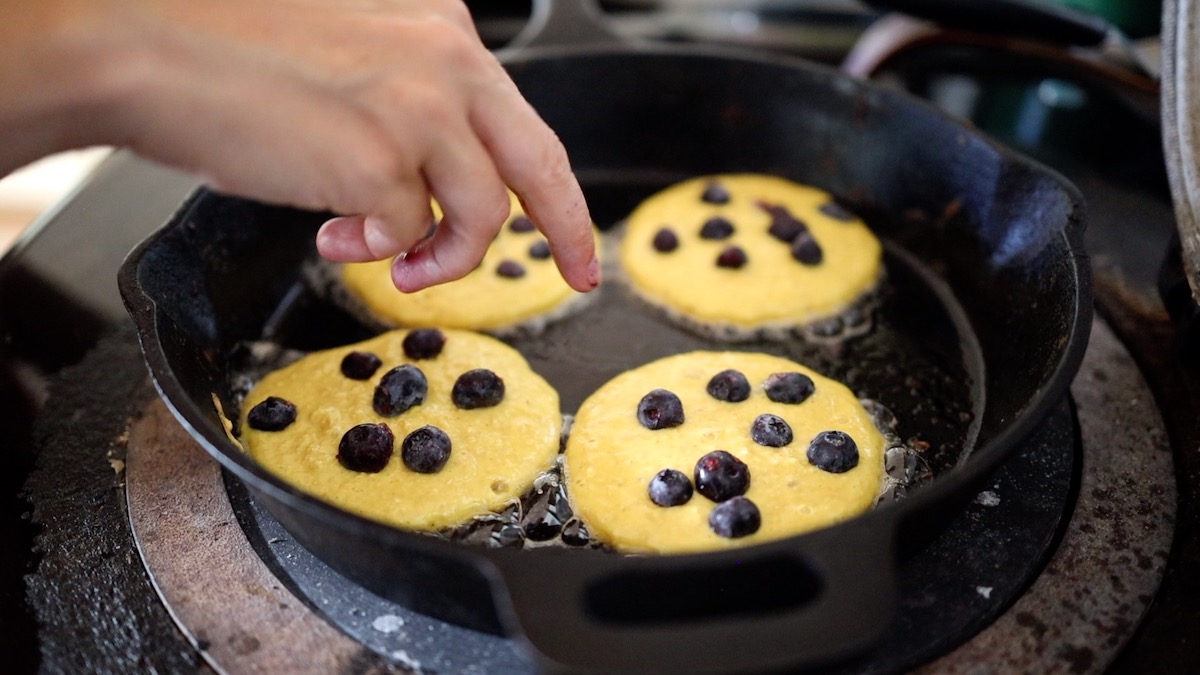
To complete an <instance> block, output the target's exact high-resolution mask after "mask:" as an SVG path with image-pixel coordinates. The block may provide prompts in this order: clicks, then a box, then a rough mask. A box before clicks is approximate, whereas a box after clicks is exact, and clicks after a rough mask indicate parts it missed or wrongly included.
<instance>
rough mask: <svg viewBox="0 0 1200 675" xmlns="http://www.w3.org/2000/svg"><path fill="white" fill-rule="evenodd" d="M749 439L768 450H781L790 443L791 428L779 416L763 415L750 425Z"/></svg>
mask: <svg viewBox="0 0 1200 675" xmlns="http://www.w3.org/2000/svg"><path fill="white" fill-rule="evenodd" d="M750 438H752V439H754V442H755V443H758V444H759V445H765V446H767V447H768V448H782V447H783V446H785V445H787V444H788V443H791V442H792V427H791V426H789V425H788V423H787V421H786V420H784V419H783V418H782V417H780V416H779V415H772V414H771V413H763V414H762V415H759V416H758V417H755V418H754V422H753V423H752V424H751V425H750Z"/></svg>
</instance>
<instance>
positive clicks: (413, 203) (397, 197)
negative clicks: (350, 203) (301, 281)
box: [317, 184, 434, 263]
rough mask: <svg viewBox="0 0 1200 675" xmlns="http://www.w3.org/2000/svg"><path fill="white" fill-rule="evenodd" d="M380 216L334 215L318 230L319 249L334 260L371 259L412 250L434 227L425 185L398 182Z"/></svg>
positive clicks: (323, 254)
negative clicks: (387, 206)
mask: <svg viewBox="0 0 1200 675" xmlns="http://www.w3.org/2000/svg"><path fill="white" fill-rule="evenodd" d="M383 202H384V203H390V204H392V205H393V206H391V207H390V208H382V209H380V215H372V216H341V217H337V218H332V219H330V220H328V221H326V222H325V224H323V225H322V226H321V229H320V230H318V231H317V251H318V252H319V253H320V254H321V255H322V256H324V257H325V258H327V259H329V260H332V261H334V262H345V263H352V262H369V261H372V260H383V259H385V258H391V257H394V256H397V255H400V254H401V253H404V252H405V251H408V250H409V249H411V248H412V247H413V246H415V245H416V244H417V242H419V241H420V240H421V239H423V238H424V237H425V236H426V235H427V234H428V232H429V229H430V227H431V226H432V224H433V222H434V220H433V212H432V211H431V210H430V207H429V194H428V193H427V192H426V191H425V189H424V187H423V186H420V187H418V186H413V185H403V184H401V185H395V186H393V187H392V189H391V195H390V196H389V197H388V198H385V199H384V200H383Z"/></svg>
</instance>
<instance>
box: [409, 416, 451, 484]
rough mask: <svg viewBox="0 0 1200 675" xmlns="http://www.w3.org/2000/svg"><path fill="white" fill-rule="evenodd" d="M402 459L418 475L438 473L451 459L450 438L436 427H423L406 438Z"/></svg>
mask: <svg viewBox="0 0 1200 675" xmlns="http://www.w3.org/2000/svg"><path fill="white" fill-rule="evenodd" d="M400 459H401V460H403V461H404V466H407V467H408V468H410V469H412V470H413V471H416V472H417V473H437V472H439V471H441V470H442V467H444V466H446V462H447V461H448V460H449V459H450V437H449V436H447V435H446V432H444V431H442V430H441V429H439V428H437V427H435V426H431V425H426V426H423V427H421V428H420V429H417V430H416V431H413V432H412V433H410V434H409V435H407V436H405V437H404V443H402V444H401V446H400Z"/></svg>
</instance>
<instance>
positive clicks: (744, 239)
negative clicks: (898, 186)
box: [620, 174, 882, 335]
mask: <svg viewBox="0 0 1200 675" xmlns="http://www.w3.org/2000/svg"><path fill="white" fill-rule="evenodd" d="M714 183H715V184H717V185H719V186H722V187H723V188H724V189H725V190H727V192H728V194H729V197H730V199H729V201H728V203H724V204H718V203H710V202H706V201H704V200H703V199H701V196H702V195H703V194H704V192H705V189H706V188H707V187H708V186H709V185H711V184H714ZM831 201H832V199H831V197H830V195H829V194H828V193H826V192H824V191H822V190H818V189H816V188H813V187H808V186H804V185H799V184H797V183H794V182H791V181H788V180H785V179H783V178H777V177H773V176H765V175H759V174H729V175H715V176H701V177H697V178H693V179H690V180H686V181H683V182H681V183H677V184H675V185H673V186H671V187H668V188H667V189H665V190H663V191H661V192H659V193H657V194H655V195H653V196H651V197H650V198H648V199H646V200H645V201H644V202H642V203H641V204H640V205H639V206H638V207H637V208H636V209H635V210H634V211H633V213H632V214H630V216H629V218H628V222H627V231H626V234H625V238H624V240H623V242H622V244H621V249H620V259H621V264H622V266H623V267H624V269H625V271H626V273H627V275H628V277H629V280H630V281H631V282H632V284H633V287H634V289H635V290H636V291H637V292H638V293H639V294H640V295H642V296H643V297H645V298H646V299H647V300H648V301H650V302H651V303H653V304H656V305H659V306H662V307H663V308H665V309H667V310H668V311H669V312H671V313H672V314H673V315H674V316H676V318H680V319H684V320H690V321H691V322H697V323H699V324H701V325H708V326H715V327H728V328H730V329H733V330H742V331H746V332H747V334H748V335H752V334H753V331H755V330H757V329H761V328H789V327H794V326H798V325H803V324H806V323H811V322H813V321H815V320H817V319H821V318H824V317H829V316H833V315H836V314H838V313H839V312H841V311H842V310H844V309H846V308H847V307H848V306H849V305H851V304H852V303H853V302H854V301H855V299H857V298H858V297H860V296H861V295H862V294H863V293H864V292H866V291H868V290H870V289H871V288H872V287H873V286H874V285H875V284H876V283H877V282H878V280H879V277H880V273H881V259H882V247H881V246H880V243H879V241H878V239H876V238H875V236H874V234H872V232H871V231H870V229H868V228H867V226H866V224H864V223H863V222H862V221H861V220H860V219H858V218H857V217H850V220H843V219H839V218H835V217H832V216H830V215H827V214H826V213H824V212H822V211H821V207H822V205H825V204H828V203H830V202H831ZM760 203H765V204H768V205H771V206H774V207H783V208H786V209H787V210H788V212H790V213H791V214H792V215H794V216H795V217H797V218H798V219H800V220H801V221H803V222H804V223H805V225H807V228H808V230H809V232H810V233H811V235H812V237H813V238H814V239H815V240H816V242H817V244H818V245H819V247H820V249H821V253H822V256H821V258H822V259H821V261H820V263H819V264H815V265H814V264H807V265H806V264H802V263H801V262H798V261H797V260H796V259H795V258H794V257H793V256H792V251H791V248H790V246H789V245H788V244H787V243H785V242H783V241H780V240H779V239H777V238H775V237H773V236H771V235H770V234H768V229H769V228H770V226H771V223H772V216H771V214H770V213H769V212H768V211H767V210H766V209H764V208H763V207H762V205H761V204H760ZM714 216H721V217H724V218H726V219H727V220H728V221H729V222H731V223H732V224H733V226H734V228H735V231H734V233H733V235H732V236H730V237H728V238H726V239H703V238H701V237H700V236H699V231H700V229H701V227H702V225H703V224H704V223H705V222H706V221H707V220H709V219H710V218H712V217H714ZM846 216H849V214H846ZM664 227H666V228H670V229H671V230H673V232H674V233H675V234H676V235H677V239H678V247H677V248H675V249H674V250H672V251H670V252H665V253H664V252H661V251H659V250H658V249H656V248H655V246H654V244H653V242H654V238H655V235H656V234H657V233H658V232H659V230H661V229H662V228H664ZM728 246H737V247H739V248H741V249H742V250H743V251H744V253H745V257H746V262H745V264H744V265H743V266H741V267H740V268H736V269H734V268H730V267H719V266H717V264H716V260H717V258H718V256H719V255H720V254H721V252H722V251H723V250H724V249H725V248H726V247H728Z"/></svg>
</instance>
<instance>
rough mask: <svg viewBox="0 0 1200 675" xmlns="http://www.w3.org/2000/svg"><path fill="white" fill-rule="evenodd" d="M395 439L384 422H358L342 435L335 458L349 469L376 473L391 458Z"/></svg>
mask: <svg viewBox="0 0 1200 675" xmlns="http://www.w3.org/2000/svg"><path fill="white" fill-rule="evenodd" d="M395 440H396V439H395V437H393V436H392V430H391V429H390V428H388V425H386V424H374V423H368V424H359V425H358V426H356V427H353V428H351V429H350V431H347V432H346V433H345V434H343V435H342V440H341V442H340V443H338V454H337V460H338V462H340V463H341V465H342V466H344V467H346V468H347V469H350V470H351V471H361V472H363V473H378V472H380V471H382V470H383V467H385V466H387V463H388V460H390V459H391V458H392V448H393V445H394V444H395Z"/></svg>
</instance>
